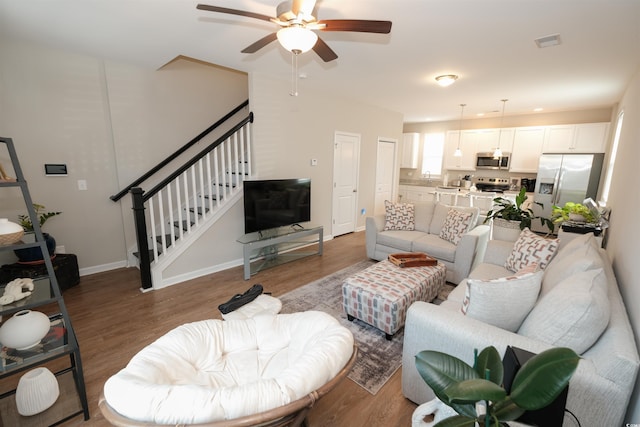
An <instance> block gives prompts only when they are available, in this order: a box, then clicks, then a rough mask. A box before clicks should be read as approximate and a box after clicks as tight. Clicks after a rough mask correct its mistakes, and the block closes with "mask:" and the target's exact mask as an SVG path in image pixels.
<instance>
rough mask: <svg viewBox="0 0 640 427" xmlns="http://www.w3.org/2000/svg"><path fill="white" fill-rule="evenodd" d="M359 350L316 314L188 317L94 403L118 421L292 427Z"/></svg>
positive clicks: (341, 330)
mask: <svg viewBox="0 0 640 427" xmlns="http://www.w3.org/2000/svg"><path fill="white" fill-rule="evenodd" d="M356 353H357V350H356V347H355V346H354V340H353V335H352V334H351V332H350V331H349V330H348V329H346V328H345V327H343V326H342V325H340V324H339V322H338V321H337V320H336V319H335V318H333V317H332V316H330V315H329V314H326V313H323V312H319V311H306V312H301V313H293V314H276V315H273V314H264V315H257V316H255V317H252V318H248V319H240V320H226V321H223V320H203V321H199V322H194V323H188V324H185V325H182V326H179V327H177V328H175V329H173V330H172V331H170V332H168V333H167V334H166V335H164V336H162V337H160V338H159V339H158V340H156V341H155V342H153V343H152V344H150V345H148V346H147V347H145V348H143V349H142V350H141V351H140V352H139V353H137V354H136V355H135V356H134V357H133V358H132V359H131V361H130V362H129V363H128V364H127V366H126V367H125V368H124V369H122V370H121V371H120V372H118V373H117V374H115V375H113V376H112V377H111V378H109V379H108V380H107V382H106V383H105V385H104V389H103V393H102V395H101V396H100V400H99V406H100V410H101V411H102V413H103V415H104V416H105V418H106V419H107V420H108V421H109V422H110V423H111V424H113V425H116V426H149V425H173V426H176V425H202V426H212V427H213V426H216V427H223V426H225V427H226V426H229V427H230V426H253V425H260V426H263V425H268V426H284V425H294V426H298V425H302V424H303V423H304V422H305V420H306V415H307V413H308V411H309V410H310V409H311V407H312V406H313V404H314V402H315V401H317V400H318V399H319V398H320V397H322V396H323V395H324V394H326V393H328V392H329V391H330V390H331V389H333V387H335V386H336V385H337V384H338V383H339V382H340V381H341V380H342V379H343V378H344V377H345V376H346V375H347V374H348V372H349V370H350V369H351V367H352V365H353V363H354V362H355V358H356Z"/></svg>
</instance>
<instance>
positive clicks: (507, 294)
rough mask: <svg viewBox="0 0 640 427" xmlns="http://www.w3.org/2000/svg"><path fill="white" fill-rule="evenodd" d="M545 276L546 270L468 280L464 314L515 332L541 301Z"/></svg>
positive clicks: (463, 306) (463, 304)
mask: <svg viewBox="0 0 640 427" xmlns="http://www.w3.org/2000/svg"><path fill="white" fill-rule="evenodd" d="M542 275H543V272H542V271H537V272H535V273H523V274H516V275H514V276H509V277H502V278H500V279H494V280H475V279H467V293H466V295H465V299H464V301H463V303H462V308H461V311H462V313H464V314H465V315H467V316H469V317H472V318H474V319H478V320H480V321H482V322H484V323H488V324H490V325H494V326H497V327H499V328H502V329H506V330H508V331H511V332H515V331H517V330H518V328H519V327H520V325H521V324H522V321H523V320H524V319H525V318H526V317H527V315H528V314H529V311H531V309H532V308H533V306H534V305H535V303H536V301H537V299H538V293H539V292H540V284H541V282H542Z"/></svg>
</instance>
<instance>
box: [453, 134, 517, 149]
mask: <svg viewBox="0 0 640 427" xmlns="http://www.w3.org/2000/svg"><path fill="white" fill-rule="evenodd" d="M465 132H469V133H470V134H473V136H474V138H475V140H476V150H477V152H478V153H493V152H494V151H495V150H496V148H498V146H500V150H502V152H503V153H510V152H511V149H512V147H513V135H514V133H515V130H514V129H512V128H507V129H502V130H501V129H482V130H472V131H465ZM498 138H500V144H498Z"/></svg>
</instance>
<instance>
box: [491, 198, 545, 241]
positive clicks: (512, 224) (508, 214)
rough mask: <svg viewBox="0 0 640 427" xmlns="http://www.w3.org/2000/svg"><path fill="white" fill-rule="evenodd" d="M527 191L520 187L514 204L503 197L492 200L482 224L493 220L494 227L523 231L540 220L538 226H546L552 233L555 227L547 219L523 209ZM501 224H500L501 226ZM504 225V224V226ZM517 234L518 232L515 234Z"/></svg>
mask: <svg viewBox="0 0 640 427" xmlns="http://www.w3.org/2000/svg"><path fill="white" fill-rule="evenodd" d="M526 193H527V189H526V188H525V187H522V188H521V189H520V192H519V193H518V195H517V196H516V200H515V203H513V202H512V201H511V200H509V199H506V198H504V197H496V198H495V199H493V208H492V209H491V210H489V212H487V218H486V219H485V220H484V222H485V223H486V222H488V221H489V220H491V219H493V220H494V226H503V227H506V228H515V229H518V230H524V229H525V228H529V229H530V228H531V222H532V221H533V220H535V219H539V220H540V224H542V225H546V226H547V228H549V230H550V232H553V230H554V229H555V225H554V223H553V221H551V219H549V218H545V217H541V216H536V215H535V214H534V213H533V210H531V208H528V207H527V208H524V207H523V204H524V202H525V201H526V200H527V194H526ZM533 203H535V204H536V205H538V206H540V207H544V205H543V204H542V203H539V202H533ZM501 222H502V224H501ZM505 223H506V224H505ZM517 233H518V234H519V233H520V231H518V232H517ZM505 240H513V239H505Z"/></svg>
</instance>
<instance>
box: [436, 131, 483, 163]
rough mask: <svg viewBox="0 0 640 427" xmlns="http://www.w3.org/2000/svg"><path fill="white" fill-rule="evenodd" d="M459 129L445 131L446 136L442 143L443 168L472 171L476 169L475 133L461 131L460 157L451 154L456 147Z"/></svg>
mask: <svg viewBox="0 0 640 427" xmlns="http://www.w3.org/2000/svg"><path fill="white" fill-rule="evenodd" d="M459 135H460V132H459V131H457V130H456V131H449V132H447V137H446V139H445V143H444V156H443V157H444V164H443V166H442V169H443V170H447V169H448V170H464V171H474V170H476V153H477V151H478V150H477V147H476V138H475V135H474V134H472V133H469V132H467V131H463V132H462V136H461V137H460V151H462V156H461V157H456V156H454V155H453V154H454V153H455V151H456V148H458V137H459Z"/></svg>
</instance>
